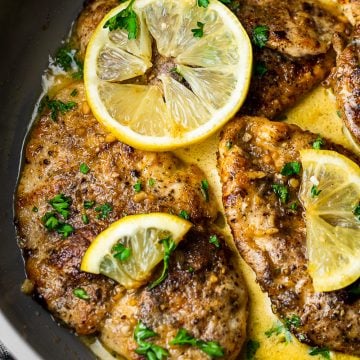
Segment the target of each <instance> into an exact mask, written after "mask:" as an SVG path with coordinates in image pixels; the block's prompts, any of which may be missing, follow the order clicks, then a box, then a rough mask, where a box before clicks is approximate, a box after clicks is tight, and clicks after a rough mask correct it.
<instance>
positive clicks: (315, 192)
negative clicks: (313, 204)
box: [310, 185, 322, 198]
mask: <svg viewBox="0 0 360 360" xmlns="http://www.w3.org/2000/svg"><path fill="white" fill-rule="evenodd" d="M321 191H322V190H319V189H318V187H317V186H316V185H313V186H312V188H311V190H310V193H311V197H312V198H314V197H316V196H319V195H320V193H321Z"/></svg>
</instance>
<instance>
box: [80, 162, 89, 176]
mask: <svg viewBox="0 0 360 360" xmlns="http://www.w3.org/2000/svg"><path fill="white" fill-rule="evenodd" d="M89 171H90V168H89V167H88V166H87V165H86V164H85V163H82V164H80V172H81V173H82V174H84V175H86V174H87V173H88V172H89Z"/></svg>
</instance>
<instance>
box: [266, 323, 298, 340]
mask: <svg viewBox="0 0 360 360" xmlns="http://www.w3.org/2000/svg"><path fill="white" fill-rule="evenodd" d="M281 334H283V335H284V337H285V341H286V342H287V343H289V342H291V341H292V338H291V333H290V331H289V329H288V328H287V327H286V326H284V325H283V324H282V323H281V322H279V321H278V322H277V323H275V324H274V325H273V326H272V327H271V328H270V329H269V330H267V331H265V335H266V337H268V338H269V337H271V336H273V335H281Z"/></svg>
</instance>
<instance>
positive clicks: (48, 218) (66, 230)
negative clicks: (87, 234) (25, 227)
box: [41, 212, 74, 238]
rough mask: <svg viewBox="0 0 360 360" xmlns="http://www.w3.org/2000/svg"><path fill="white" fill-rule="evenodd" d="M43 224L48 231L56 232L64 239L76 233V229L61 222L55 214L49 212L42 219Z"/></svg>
mask: <svg viewBox="0 0 360 360" xmlns="http://www.w3.org/2000/svg"><path fill="white" fill-rule="evenodd" d="M41 222H42V223H43V224H44V226H45V227H46V229H47V230H48V231H56V232H57V233H58V234H60V235H62V237H63V238H67V237H68V236H69V235H71V234H72V233H73V232H74V228H73V227H72V226H71V225H70V224H66V223H63V222H61V221H59V219H58V218H57V216H56V214H55V213H54V212H47V213H46V214H45V215H44V216H43V217H42V218H41Z"/></svg>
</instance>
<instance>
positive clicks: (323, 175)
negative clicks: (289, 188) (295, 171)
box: [300, 150, 360, 291]
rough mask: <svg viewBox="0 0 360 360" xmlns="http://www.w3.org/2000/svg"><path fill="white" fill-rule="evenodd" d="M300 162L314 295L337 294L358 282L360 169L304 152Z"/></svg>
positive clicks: (328, 155)
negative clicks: (336, 292)
mask: <svg viewBox="0 0 360 360" xmlns="http://www.w3.org/2000/svg"><path fill="white" fill-rule="evenodd" d="M300 157H301V162H302V166H303V177H302V185H301V188H300V199H301V201H302V203H303V205H304V207H305V210H306V232H307V251H308V258H309V266H308V270H309V273H310V275H311V277H312V279H313V284H314V289H315V290H316V291H332V290H338V289H341V288H344V287H345V286H347V285H350V284H351V283H353V282H354V281H356V280H357V279H358V278H359V277H360V261H359V259H360V219H359V216H358V215H356V214H357V211H356V209H358V206H359V204H360V168H359V166H358V165H357V164H355V163H354V162H353V161H351V160H349V159H348V158H346V157H345V156H343V155H340V154H339V153H337V152H335V151H328V150H302V151H301V152H300ZM358 211H359V210H358Z"/></svg>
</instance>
